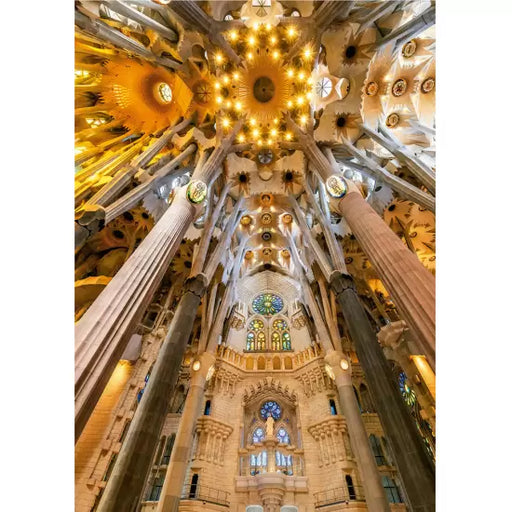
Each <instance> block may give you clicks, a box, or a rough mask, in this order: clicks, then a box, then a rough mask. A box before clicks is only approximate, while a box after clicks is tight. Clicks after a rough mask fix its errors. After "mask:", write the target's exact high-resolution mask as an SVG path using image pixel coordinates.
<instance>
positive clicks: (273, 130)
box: [270, 128, 277, 137]
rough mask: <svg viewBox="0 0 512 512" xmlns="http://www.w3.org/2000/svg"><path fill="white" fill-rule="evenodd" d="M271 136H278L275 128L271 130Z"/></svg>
mask: <svg viewBox="0 0 512 512" xmlns="http://www.w3.org/2000/svg"><path fill="white" fill-rule="evenodd" d="M270 135H272V137H275V136H276V135H277V130H276V129H275V128H272V130H270Z"/></svg>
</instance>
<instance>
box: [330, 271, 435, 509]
mask: <svg viewBox="0 0 512 512" xmlns="http://www.w3.org/2000/svg"><path fill="white" fill-rule="evenodd" d="M332 284H333V288H335V290H336V294H337V299H338V301H339V303H340V305H341V307H342V312H343V316H344V317H345V321H346V323H347V327H348V331H349V334H350V337H351V338H352V340H353V342H354V343H355V346H356V351H357V355H358V357H359V361H360V363H361V367H362V368H363V371H364V373H365V375H366V380H367V382H368V386H369V388H370V392H371V394H372V398H373V400H374V402H375V405H376V407H377V411H378V413H379V418H380V420H381V422H382V426H383V428H384V431H385V433H386V438H387V440H388V441H389V444H390V446H391V449H392V451H393V454H394V458H395V462H396V465H397V467H398V470H399V471H400V475H401V477H402V481H403V483H404V486H405V492H406V493H407V497H408V499H409V503H410V505H411V510H412V511H413V512H433V511H434V510H435V473H434V467H433V463H432V460H431V459H430V457H429V456H428V454H427V452H426V450H425V448H424V446H423V441H422V439H421V438H420V436H419V433H418V430H417V428H416V425H415V424H414V423H413V420H412V416H411V414H410V412H409V411H408V410H407V408H406V405H405V403H404V401H403V399H402V397H401V395H400V392H399V389H398V385H397V383H395V382H394V379H393V375H392V373H391V369H390V367H389V363H388V361H387V360H386V358H385V357H384V353H383V351H382V349H381V347H380V345H379V343H378V341H377V338H376V335H375V333H374V332H373V329H372V326H371V324H370V321H369V320H368V317H367V316H366V313H365V311H364V309H363V307H362V306H361V303H360V301H359V298H358V297H357V294H356V292H355V290H354V289H353V284H352V280H351V278H350V277H349V276H343V277H341V278H338V279H337V280H336V281H334V282H333V283H332Z"/></svg>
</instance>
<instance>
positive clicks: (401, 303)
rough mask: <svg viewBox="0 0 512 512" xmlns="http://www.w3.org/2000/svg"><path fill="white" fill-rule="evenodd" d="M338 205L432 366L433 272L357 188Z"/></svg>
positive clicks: (433, 348)
mask: <svg viewBox="0 0 512 512" xmlns="http://www.w3.org/2000/svg"><path fill="white" fill-rule="evenodd" d="M338 208H339V211H340V213H341V214H342V215H343V217H344V218H345V220H346V221H347V222H348V224H349V226H350V228H351V229H352V231H353V233H354V235H355V237H356V239H357V241H358V242H359V244H360V245H361V247H362V248H363V250H364V252H365V254H366V255H367V256H368V259H369V260H370V262H371V264H372V265H373V266H374V267H375V270H376V271H377V273H378V274H379V276H380V278H381V279H382V282H383V283H384V286H385V287H386V290H387V291H388V292H389V294H390V296H391V298H392V300H393V302H394V303H395V305H396V306H397V308H398V310H399V312H400V314H401V315H402V318H403V319H404V320H405V321H406V322H407V325H408V326H409V329H410V330H411V332H412V334H413V335H414V337H415V338H416V339H417V341H418V343H419V346H420V348H421V350H423V351H424V355H425V356H426V357H427V359H428V362H429V364H430V365H431V366H432V368H434V369H435V278H434V276H433V275H432V274H431V273H430V272H429V271H428V270H427V269H426V268H425V267H424V266H423V265H422V264H421V262H420V261H419V260H418V258H417V257H416V255H415V254H413V253H412V252H411V251H409V250H408V249H407V247H406V246H405V245H404V244H403V243H402V241H401V240H400V239H399V238H398V237H397V236H396V234H395V233H393V231H392V230H391V229H390V228H389V227H388V226H387V224H386V223H385V222H384V221H383V220H382V219H381V218H380V217H379V215H377V213H376V212H375V211H374V210H373V208H372V207H371V206H370V205H369V204H368V203H367V202H366V201H365V200H364V199H363V197H362V196H361V195H360V194H359V193H358V192H357V191H355V190H354V191H353V192H350V191H349V193H348V194H347V195H346V196H345V197H344V198H343V199H341V201H340V202H339V203H338Z"/></svg>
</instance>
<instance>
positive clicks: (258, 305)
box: [252, 293, 284, 316]
mask: <svg viewBox="0 0 512 512" xmlns="http://www.w3.org/2000/svg"><path fill="white" fill-rule="evenodd" d="M283 306H284V304H283V299H281V297H279V296H278V295H274V294H273V293H262V294H260V295H258V296H257V297H256V298H255V299H254V300H253V301H252V309H253V310H254V311H255V312H256V313H259V314H260V315H265V316H271V315H275V314H277V313H279V312H280V311H281V310H282V309H283Z"/></svg>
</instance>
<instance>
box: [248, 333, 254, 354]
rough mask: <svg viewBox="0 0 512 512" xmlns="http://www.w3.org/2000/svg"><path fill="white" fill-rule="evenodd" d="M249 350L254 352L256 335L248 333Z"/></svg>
mask: <svg viewBox="0 0 512 512" xmlns="http://www.w3.org/2000/svg"><path fill="white" fill-rule="evenodd" d="M246 348H247V350H254V333H253V332H249V333H247V347H246Z"/></svg>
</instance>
